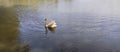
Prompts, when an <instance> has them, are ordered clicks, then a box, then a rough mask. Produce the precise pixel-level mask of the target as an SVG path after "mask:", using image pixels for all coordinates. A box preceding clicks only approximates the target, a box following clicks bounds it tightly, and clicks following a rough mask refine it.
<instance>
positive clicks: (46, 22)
mask: <svg viewBox="0 0 120 52" xmlns="http://www.w3.org/2000/svg"><path fill="white" fill-rule="evenodd" d="M45 27H46V28H56V27H57V25H56V22H55V20H52V21H50V22H49V23H48V21H47V18H45Z"/></svg>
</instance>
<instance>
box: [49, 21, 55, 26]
mask: <svg viewBox="0 0 120 52" xmlns="http://www.w3.org/2000/svg"><path fill="white" fill-rule="evenodd" d="M51 25H56V23H55V21H54V20H52V21H50V22H49V23H48V26H51Z"/></svg>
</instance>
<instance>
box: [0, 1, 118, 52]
mask: <svg viewBox="0 0 120 52" xmlns="http://www.w3.org/2000/svg"><path fill="white" fill-rule="evenodd" d="M1 2H5V1H1ZM101 2H102V1H100V3H99V1H95V2H93V1H92V0H91V1H87V0H85V1H82V0H51V1H48V0H44V1H42V0H41V1H38V0H35V1H32V0H31V1H22V0H21V1H11V2H9V3H10V4H11V5H8V4H6V3H4V4H1V8H0V11H2V12H0V17H2V18H1V20H0V21H1V22H0V29H2V30H0V31H1V33H0V34H1V37H6V38H4V39H7V40H4V39H2V41H1V42H2V43H1V44H3V43H7V42H9V40H8V39H11V38H13V39H12V40H17V41H14V42H16V43H11V44H13V45H14V44H16V45H19V44H20V45H24V44H25V46H26V44H27V48H26V47H24V46H23V47H24V48H25V49H28V51H29V52H119V51H120V50H119V49H120V46H119V43H120V40H119V39H120V35H119V34H120V32H119V31H120V30H119V29H120V25H119V23H120V20H119V16H118V15H117V14H115V10H114V9H113V8H110V9H109V10H111V11H112V12H113V13H111V12H108V13H107V11H109V10H106V11H105V9H108V8H107V6H108V5H109V3H110V2H109V1H106V2H108V3H107V4H106V6H101V5H100V6H99V4H105V3H101ZM92 3H93V4H92ZM110 4H111V6H112V4H113V3H112V2H111V3H110ZM113 6H114V5H113ZM115 6H116V5H115ZM100 8H101V9H100ZM6 11H7V12H6ZM9 12H10V13H9ZM104 12H105V13H104ZM3 13H5V14H8V16H6V15H5V14H4V15H3ZM13 15H15V16H13ZM11 16H12V17H11ZM10 17H11V18H10ZM13 17H14V18H13ZM4 18H5V20H3V19H4ZM45 18H48V20H52V19H54V20H55V21H56V23H57V28H56V31H55V32H51V31H48V33H47V34H46V33H45V28H44V19H45ZM10 19H15V20H13V21H12V20H10ZM6 22H9V23H6ZM14 23H15V24H14ZM10 25H11V27H10ZM4 26H7V27H9V28H7V27H4ZM12 31H13V32H12ZM16 31H19V33H14V32H16ZM6 32H7V33H6ZM8 32H10V33H8ZM5 33H6V34H8V35H5V36H3V35H4V34H5ZM14 34H15V38H14V37H11V36H9V35H13V36H14ZM7 37H10V38H7ZM3 41H6V42H3ZM5 45H8V44H5ZM0 47H2V46H1V45H0ZM3 47H4V46H3ZM3 47H2V49H0V51H3V50H4V49H7V48H3ZM10 47H12V46H10ZM18 47H19V46H18ZM8 49H9V48H8ZM19 49H20V50H21V49H22V48H18V51H19ZM11 50H12V49H11ZM16 50H17V49H16ZM11 52H12V51H11ZM14 52H15V51H14Z"/></svg>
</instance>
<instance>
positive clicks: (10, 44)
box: [0, 7, 20, 52]
mask: <svg viewBox="0 0 120 52" xmlns="http://www.w3.org/2000/svg"><path fill="white" fill-rule="evenodd" d="M18 28H19V22H18V18H17V15H16V12H15V10H14V9H13V8H12V7H9V8H5V7H0V52H19V50H20V49H19V34H18V33H19V31H18Z"/></svg>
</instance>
